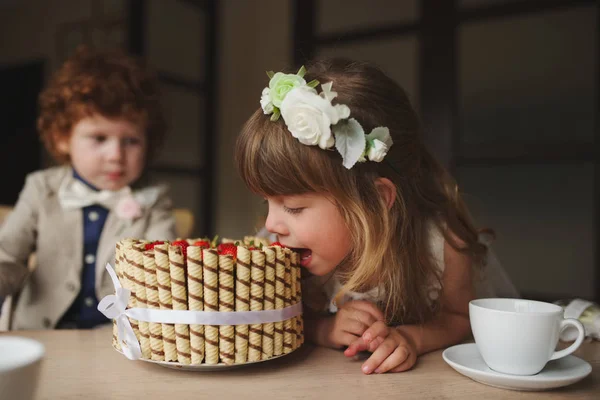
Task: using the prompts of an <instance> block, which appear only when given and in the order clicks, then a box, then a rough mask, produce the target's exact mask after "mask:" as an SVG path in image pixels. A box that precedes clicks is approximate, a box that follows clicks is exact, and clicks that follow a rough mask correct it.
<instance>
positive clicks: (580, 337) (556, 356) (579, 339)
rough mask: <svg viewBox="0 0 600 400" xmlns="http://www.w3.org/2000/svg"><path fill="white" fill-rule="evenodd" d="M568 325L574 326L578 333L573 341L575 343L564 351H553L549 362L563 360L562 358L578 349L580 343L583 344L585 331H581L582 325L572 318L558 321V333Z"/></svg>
mask: <svg viewBox="0 0 600 400" xmlns="http://www.w3.org/2000/svg"><path fill="white" fill-rule="evenodd" d="M569 325H571V326H574V327H575V328H577V330H578V331H579V334H578V335H577V339H576V340H575V343H573V344H572V345H570V346H569V347H567V348H566V349H563V350H560V351H555V352H554V354H552V357H550V360H557V359H559V358H563V357H564V356H568V355H569V354H571V353H572V352H574V351H575V350H577V349H578V348H579V346H581V343H582V342H583V339H584V338H585V329H583V325H582V324H581V322H579V321H578V320H576V319H574V318H566V319H563V320H562V321H560V329H559V332H562V330H563V329H565V328H566V327H567V326H569Z"/></svg>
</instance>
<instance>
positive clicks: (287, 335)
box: [283, 249, 296, 354]
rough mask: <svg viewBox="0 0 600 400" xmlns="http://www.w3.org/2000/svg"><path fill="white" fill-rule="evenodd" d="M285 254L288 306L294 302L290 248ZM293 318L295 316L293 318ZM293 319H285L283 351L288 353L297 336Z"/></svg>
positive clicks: (285, 304)
mask: <svg viewBox="0 0 600 400" xmlns="http://www.w3.org/2000/svg"><path fill="white" fill-rule="evenodd" d="M283 253H284V256H285V258H284V259H285V278H284V288H285V290H284V295H285V298H284V300H283V305H284V307H288V306H290V305H291V303H292V267H291V263H290V250H289V249H283ZM292 319H293V318H292ZM292 319H286V320H285V321H283V353H284V354H288V353H291V352H292V350H293V345H294V341H293V337H295V336H296V331H295V330H293V331H292Z"/></svg>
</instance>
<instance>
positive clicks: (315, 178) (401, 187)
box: [236, 59, 486, 323]
mask: <svg viewBox="0 0 600 400" xmlns="http://www.w3.org/2000/svg"><path fill="white" fill-rule="evenodd" d="M307 71H308V72H307V74H306V76H305V79H306V81H307V82H308V81H310V80H313V79H317V80H318V81H319V82H321V83H327V82H333V90H334V91H336V92H337V93H338V96H337V98H336V99H335V100H334V103H338V104H346V105H347V106H349V107H350V109H351V117H353V118H355V119H357V120H358V121H359V123H360V124H361V125H362V126H363V128H364V130H365V132H366V133H368V132H370V131H371V130H372V129H373V128H375V127H378V126H386V127H388V128H389V130H390V134H391V136H392V139H393V141H394V144H393V146H392V147H391V149H390V151H389V153H388V154H387V156H386V157H385V160H384V161H383V162H381V163H376V162H364V163H357V164H356V165H355V166H354V167H352V169H349V170H348V169H346V168H345V167H344V166H343V165H342V159H341V156H340V155H339V153H338V152H336V151H326V150H322V149H320V148H319V147H317V146H306V145H303V144H301V143H300V142H299V141H298V140H297V139H295V138H294V137H292V135H291V134H290V132H289V131H288V130H287V128H286V125H285V122H284V121H283V119H280V120H279V121H277V122H271V121H270V120H269V116H268V115H264V114H263V111H262V109H260V108H259V109H258V110H257V111H256V112H255V113H254V114H253V115H252V116H251V117H250V119H249V120H248V121H247V122H246V124H245V126H244V128H243V129H242V132H241V134H240V136H239V137H238V140H237V144H236V162H237V167H238V171H239V173H240V175H241V177H242V179H243V181H244V182H245V183H246V185H247V186H248V187H249V189H250V190H251V191H252V192H254V193H257V194H260V195H262V196H275V195H294V194H301V193H307V192H317V193H323V194H325V195H327V196H330V197H331V198H332V199H334V201H335V202H336V204H337V207H338V209H339V212H340V213H341V215H342V216H343V218H344V220H345V222H346V224H347V226H348V228H349V230H350V233H351V237H352V249H351V250H350V253H349V254H348V256H347V259H346V262H344V263H343V264H344V265H343V266H340V267H341V268H339V270H340V271H341V273H342V281H343V282H344V283H345V284H344V287H343V289H342V293H339V294H338V298H340V296H342V295H343V293H344V292H346V291H364V290H366V289H368V288H372V287H381V288H383V289H384V292H385V293H386V296H387V301H386V302H385V303H384V304H383V307H384V311H385V314H386V317H387V319H388V322H389V323H417V322H422V321H424V320H426V319H428V318H429V317H431V316H432V314H433V313H435V312H436V307H435V306H432V305H431V301H430V299H429V290H430V289H431V285H432V283H435V282H436V281H437V282H439V283H441V276H440V272H439V269H438V267H437V266H436V262H435V260H434V258H433V255H432V254H431V253H430V251H429V226H430V224H434V225H435V226H437V228H438V229H439V230H440V231H441V232H443V234H444V237H445V239H446V240H447V241H448V242H449V243H450V245H451V246H452V247H454V248H455V249H456V250H458V251H460V252H462V253H464V254H466V255H468V256H469V257H470V258H471V259H472V260H473V261H474V263H473V264H474V265H479V264H480V263H481V262H482V261H483V258H484V256H485V252H486V247H485V246H484V245H482V244H480V243H478V241H477V231H476V229H475V227H474V226H473V223H472V221H471V219H470V217H469V214H468V212H467V209H466V207H465V204H464V203H463V201H462V199H461V197H460V195H459V193H458V190H457V186H456V183H455V181H454V180H453V179H452V177H451V176H450V175H449V174H448V173H447V172H446V171H445V169H444V168H443V167H442V166H441V165H440V164H439V163H438V162H437V161H436V160H435V158H434V157H433V156H432V155H431V154H430V153H429V151H428V150H427V149H426V148H425V146H424V144H423V142H422V138H421V126H420V121H419V119H418V117H417V115H416V113H415V111H414V110H413V108H412V106H411V104H410V102H409V100H408V97H407V95H406V93H405V92H404V90H402V89H401V88H400V87H399V86H398V85H397V84H396V83H395V82H394V81H392V80H391V79H390V78H389V77H388V76H386V75H385V74H384V73H383V72H382V71H381V70H380V69H378V68H376V67H375V66H373V65H370V64H367V63H359V62H351V61H348V60H343V59H333V60H326V61H317V62H315V63H314V64H312V65H309V66H308V68H307ZM257 97H258V96H257ZM392 166H393V167H392ZM379 177H385V178H388V179H389V180H391V181H392V182H393V183H394V184H395V185H396V189H397V196H396V200H395V201H394V204H393V205H392V207H391V208H390V209H388V205H387V204H386V203H385V200H384V199H383V198H382V196H381V195H380V194H379V192H378V189H377V186H376V179H377V178H379ZM455 237H457V238H458V239H459V240H460V241H461V242H462V243H461V245H459V243H457V241H456V239H455Z"/></svg>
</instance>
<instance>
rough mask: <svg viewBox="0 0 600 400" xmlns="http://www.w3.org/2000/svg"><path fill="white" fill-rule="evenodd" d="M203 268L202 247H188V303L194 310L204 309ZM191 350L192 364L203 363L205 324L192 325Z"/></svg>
mask: <svg viewBox="0 0 600 400" xmlns="http://www.w3.org/2000/svg"><path fill="white" fill-rule="evenodd" d="M203 268H204V266H203V262H202V247H199V246H190V247H188V249H187V271H188V280H187V282H188V305H189V309H190V310H192V311H204V281H203ZM190 351H191V352H192V364H194V365H195V364H201V363H202V361H203V360H204V325H196V324H194V325H190Z"/></svg>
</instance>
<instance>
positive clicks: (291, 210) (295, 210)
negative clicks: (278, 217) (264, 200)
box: [283, 206, 304, 214]
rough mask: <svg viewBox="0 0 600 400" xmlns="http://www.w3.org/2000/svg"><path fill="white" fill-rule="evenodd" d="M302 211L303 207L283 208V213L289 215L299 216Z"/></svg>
mask: <svg viewBox="0 0 600 400" xmlns="http://www.w3.org/2000/svg"><path fill="white" fill-rule="evenodd" d="M302 210H304V208H303V207H299V208H289V207H286V206H283V211H285V212H286V213H290V214H300V212H301V211H302Z"/></svg>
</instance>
